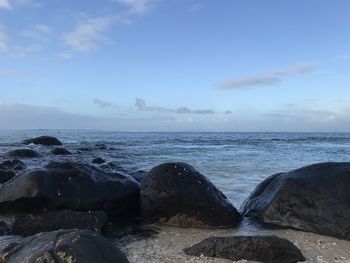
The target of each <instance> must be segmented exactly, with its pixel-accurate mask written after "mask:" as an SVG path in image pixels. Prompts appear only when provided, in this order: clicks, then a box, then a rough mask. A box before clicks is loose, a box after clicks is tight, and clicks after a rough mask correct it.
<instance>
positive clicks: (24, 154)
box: [7, 148, 39, 158]
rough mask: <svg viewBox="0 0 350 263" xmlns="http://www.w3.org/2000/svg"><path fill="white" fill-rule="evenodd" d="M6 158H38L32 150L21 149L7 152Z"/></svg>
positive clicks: (36, 153)
mask: <svg viewBox="0 0 350 263" xmlns="http://www.w3.org/2000/svg"><path fill="white" fill-rule="evenodd" d="M7 156H9V157H16V158H33V157H37V156H39V153H38V152H37V151H34V150H32V149H27V148H22V149H15V150H12V151H9V152H8V153H7Z"/></svg>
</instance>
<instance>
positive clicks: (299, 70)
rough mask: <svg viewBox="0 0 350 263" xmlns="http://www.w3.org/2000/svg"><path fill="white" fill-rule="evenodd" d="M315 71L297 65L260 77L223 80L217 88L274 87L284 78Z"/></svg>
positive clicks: (311, 66)
mask: <svg viewBox="0 0 350 263" xmlns="http://www.w3.org/2000/svg"><path fill="white" fill-rule="evenodd" d="M314 70H315V66H314V65H312V64H297V65H293V66H290V67H288V68H283V69H279V70H273V71H269V72H266V73H263V74H260V75H251V76H244V77H237V78H234V79H230V80H225V81H223V82H221V83H219V85H218V86H217V88H218V89H220V90H230V89H251V88H256V87H259V86H274V85H278V84H280V83H281V82H282V80H283V79H284V78H285V77H289V76H295V75H300V74H306V73H311V72H313V71H314Z"/></svg>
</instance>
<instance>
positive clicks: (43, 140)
mask: <svg viewBox="0 0 350 263" xmlns="http://www.w3.org/2000/svg"><path fill="white" fill-rule="evenodd" d="M22 143H24V144H31V143H33V144H40V145H45V146H53V145H62V143H61V142H60V141H59V140H58V139H57V138H55V137H51V136H40V137H36V138H32V139H27V140H24V141H23V142H22Z"/></svg>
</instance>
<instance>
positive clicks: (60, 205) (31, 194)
mask: <svg viewBox="0 0 350 263" xmlns="http://www.w3.org/2000/svg"><path fill="white" fill-rule="evenodd" d="M130 178H131V177H126V176H124V175H121V174H109V173H106V172H104V171H102V170H100V169H98V168H96V167H94V166H91V165H85V164H78V163H73V162H50V163H49V164H48V165H47V166H46V167H45V168H40V169H39V168H38V169H31V170H26V171H24V172H23V173H21V174H18V175H17V176H15V177H14V178H12V180H11V181H9V182H7V183H6V184H4V185H3V186H1V188H0V212H1V213H4V212H23V211H25V212H32V211H52V210H61V209H70V210H73V211H100V210H103V211H105V212H106V213H107V214H108V216H109V218H110V220H112V221H118V220H120V219H125V218H127V219H129V218H131V217H132V218H134V217H135V216H137V215H138V212H139V183H138V182H136V181H133V180H131V179H130Z"/></svg>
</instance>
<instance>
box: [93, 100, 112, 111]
mask: <svg viewBox="0 0 350 263" xmlns="http://www.w3.org/2000/svg"><path fill="white" fill-rule="evenodd" d="M94 103H95V104H96V105H97V106H98V107H100V108H102V109H104V108H110V107H112V106H113V104H112V103H111V102H107V101H103V100H100V99H94Z"/></svg>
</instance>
